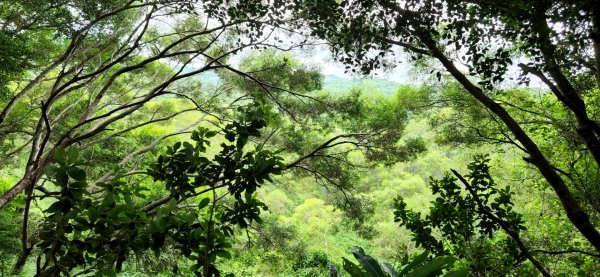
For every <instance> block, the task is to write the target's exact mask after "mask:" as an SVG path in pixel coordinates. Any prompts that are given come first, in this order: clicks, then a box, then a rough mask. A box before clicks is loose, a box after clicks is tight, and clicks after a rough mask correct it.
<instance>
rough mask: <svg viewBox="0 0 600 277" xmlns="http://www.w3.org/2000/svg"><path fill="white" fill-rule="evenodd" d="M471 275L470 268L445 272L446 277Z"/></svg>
mask: <svg viewBox="0 0 600 277" xmlns="http://www.w3.org/2000/svg"><path fill="white" fill-rule="evenodd" d="M467 276H469V268H466V267H465V268H461V269H457V270H454V271H450V272H448V273H446V274H444V277H467Z"/></svg>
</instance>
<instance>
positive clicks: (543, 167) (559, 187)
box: [421, 37, 600, 251]
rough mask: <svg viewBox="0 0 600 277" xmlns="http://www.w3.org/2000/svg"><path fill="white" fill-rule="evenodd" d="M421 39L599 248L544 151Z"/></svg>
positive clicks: (591, 228) (591, 227)
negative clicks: (498, 124) (503, 129)
mask: <svg viewBox="0 0 600 277" xmlns="http://www.w3.org/2000/svg"><path fill="white" fill-rule="evenodd" d="M421 40H422V42H423V43H424V44H425V45H426V46H427V48H428V49H429V50H430V51H431V53H432V56H433V57H434V58H436V59H437V60H439V61H440V62H441V63H442V65H443V66H444V68H446V70H448V72H450V74H451V75H452V76H453V77H454V78H455V79H456V80H457V81H458V82H459V83H460V84H461V85H462V86H463V87H464V88H465V89H466V90H467V92H469V94H471V95H472V96H473V97H475V99H477V100H478V101H479V102H480V103H482V104H483V105H484V106H485V107H486V108H488V109H489V110H490V111H491V112H493V113H494V114H495V115H497V116H498V118H500V120H502V122H504V124H506V126H507V127H508V128H509V129H510V131H511V132H512V133H513V135H514V136H515V138H516V139H517V140H518V141H519V142H520V143H521V144H522V145H523V148H525V149H526V150H527V152H528V154H529V155H530V158H529V160H530V161H531V163H532V164H533V165H534V166H536V167H537V168H538V170H539V171H540V173H541V174H542V175H543V176H544V178H545V179H546V181H547V182H548V184H550V186H551V187H552V189H553V190H554V192H555V193H556V195H557V196H558V199H559V200H560V202H561V204H562V206H563V208H564V210H565V212H566V214H567V217H568V218H569V220H570V221H571V223H572V224H573V225H574V226H575V227H576V228H577V229H578V230H579V232H581V234H582V235H583V236H584V237H585V238H586V239H587V240H588V241H589V242H590V244H592V245H593V246H594V247H595V248H596V250H597V251H600V233H599V232H598V230H597V229H596V228H595V227H594V225H593V224H592V222H591V221H590V219H589V216H588V215H587V213H586V212H585V211H584V210H583V209H582V208H581V206H580V205H579V202H578V201H577V200H575V198H574V197H573V194H572V193H571V191H570V190H569V188H568V187H567V185H566V184H565V182H564V180H563V179H562V177H560V175H559V174H558V173H557V172H556V171H555V170H554V167H553V166H552V165H551V164H550V162H549V161H548V160H547V159H546V157H545V156H544V154H543V153H542V152H541V150H540V149H539V148H538V146H537V144H536V143H535V142H533V140H532V139H531V138H530V137H529V136H528V135H527V133H525V131H524V130H523V129H522V128H521V126H520V125H519V123H517V122H516V121H515V119H514V118H512V116H511V115H510V114H509V113H508V112H507V111H506V110H505V109H504V108H503V107H502V106H500V105H499V104H498V103H496V102H494V100H492V99H491V98H489V97H488V96H487V95H486V94H485V93H484V92H483V91H482V90H481V89H480V88H479V87H477V86H475V85H474V84H473V83H472V82H471V81H470V80H469V79H468V78H467V77H466V76H465V75H464V74H463V73H461V72H460V71H459V70H458V68H456V66H455V65H454V64H453V63H452V62H451V61H450V60H449V59H448V58H447V57H446V56H445V54H444V53H443V52H442V51H441V50H440V49H439V48H438V47H437V45H436V44H435V42H434V41H432V40H431V38H429V37H421Z"/></svg>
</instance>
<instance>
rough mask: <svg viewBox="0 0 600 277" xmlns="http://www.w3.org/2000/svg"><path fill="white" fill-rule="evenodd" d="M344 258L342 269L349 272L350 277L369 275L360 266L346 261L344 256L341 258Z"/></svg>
mask: <svg viewBox="0 0 600 277" xmlns="http://www.w3.org/2000/svg"><path fill="white" fill-rule="evenodd" d="M342 259H343V260H344V264H343V267H344V270H345V271H346V272H348V273H349V274H350V276H352V277H369V276H368V275H367V273H366V272H364V271H363V270H362V269H360V267H358V266H357V265H356V264H354V263H352V262H351V261H348V259H346V258H342Z"/></svg>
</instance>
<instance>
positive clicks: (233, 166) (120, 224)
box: [39, 104, 283, 276]
mask: <svg viewBox="0 0 600 277" xmlns="http://www.w3.org/2000/svg"><path fill="white" fill-rule="evenodd" d="M241 112H243V118H242V119H241V120H240V121H239V122H233V123H231V124H229V125H228V126H226V128H225V129H223V131H224V137H225V138H226V139H227V141H228V142H229V143H225V142H224V143H222V144H221V148H222V150H221V152H220V153H218V154H217V155H215V156H214V157H213V158H212V160H209V159H208V158H207V157H206V156H205V155H204V154H205V152H206V150H207V148H206V147H207V146H209V145H210V141H209V139H210V138H211V137H214V136H215V135H216V134H217V132H215V131H210V130H208V129H206V128H200V129H199V130H198V131H194V132H193V133H192V140H193V141H194V142H195V145H192V144H190V143H188V142H184V143H180V142H178V143H175V145H173V147H169V148H168V150H167V152H166V154H165V155H161V156H160V157H159V158H158V161H157V163H156V164H155V165H153V166H152V169H151V170H149V174H150V175H151V176H153V177H154V179H155V181H162V182H164V184H165V186H166V188H167V189H168V190H169V192H170V193H169V196H168V197H167V198H166V200H168V202H167V203H166V205H165V206H164V207H160V208H158V209H157V210H154V208H155V207H153V206H145V207H140V206H139V204H137V205H136V203H135V202H134V197H140V198H142V199H143V198H144V195H143V194H142V193H143V190H144V188H143V187H139V186H135V185H130V184H127V183H125V182H123V181H121V180H119V179H116V180H115V181H112V182H108V183H98V184H96V186H97V188H96V189H98V190H99V192H101V193H102V196H101V197H93V193H91V192H90V191H89V190H90V188H89V184H88V183H87V181H86V172H85V170H84V169H82V167H83V166H84V165H85V164H84V163H81V162H80V161H79V157H78V155H77V152H75V151H68V152H64V151H59V152H57V153H56V155H55V156H56V159H57V162H58V164H57V165H56V166H53V167H51V168H50V169H49V170H50V172H51V173H50V174H49V175H50V176H52V180H53V182H55V183H56V184H57V185H58V186H59V190H58V191H56V192H48V193H47V194H46V195H45V196H46V197H52V198H55V199H56V201H54V202H53V203H52V205H50V206H49V207H48V208H47V209H46V210H45V211H44V213H46V214H47V215H48V216H47V217H46V219H45V221H44V223H43V224H42V227H41V232H40V244H39V247H40V249H41V251H42V253H43V255H44V264H43V266H42V267H41V268H40V269H39V270H41V271H42V272H43V273H42V274H48V275H57V274H59V273H61V272H62V273H65V274H68V273H69V272H70V271H71V270H73V269H75V268H76V267H83V268H86V271H89V270H92V269H93V270H94V271H95V273H96V274H97V275H114V272H115V271H120V270H121V268H122V263H123V262H124V260H125V259H126V257H127V256H128V255H129V254H130V252H133V253H138V252H142V251H144V250H147V249H152V250H154V251H155V252H156V253H157V254H158V253H160V250H161V249H162V248H163V247H164V246H165V244H166V243H167V242H169V243H170V244H172V245H173V247H175V248H176V249H178V250H179V251H180V252H181V254H183V255H184V256H185V257H186V258H188V259H190V260H191V261H193V262H194V264H193V265H192V267H191V269H190V270H191V271H193V272H195V273H196V274H197V275H202V276H213V275H218V272H219V271H218V269H217V268H216V267H215V265H214V262H215V260H216V259H217V257H222V258H226V259H227V258H231V254H230V253H229V252H228V249H229V248H230V247H231V244H230V243H229V242H228V238H229V237H231V236H232V235H233V227H234V226H239V227H241V228H247V227H248V226H249V224H250V223H252V222H261V219H260V211H261V210H262V209H266V206H265V205H264V204H263V203H262V202H260V201H258V200H257V199H256V198H255V194H254V192H255V190H256V188H257V187H258V186H260V184H262V183H263V182H264V181H265V180H269V179H270V175H272V174H278V173H279V172H280V170H281V168H282V167H283V164H282V163H281V160H280V158H279V157H277V156H276V155H274V154H273V153H272V152H270V151H268V150H263V149H260V148H257V149H255V150H252V151H247V152H246V151H244V147H245V146H246V143H247V142H248V139H249V138H250V137H253V136H257V135H259V133H258V132H257V131H258V130H260V129H261V128H264V127H265V125H266V123H267V122H266V121H265V119H264V118H265V114H264V110H263V106H261V105H258V104H256V105H254V106H250V107H248V109H247V110H241ZM219 188H226V193H225V194H223V195H219V196H218V197H217V193H218V192H217V190H218V189H219ZM206 192H212V197H205V194H204V193H206ZM219 193H220V191H219ZM227 195H231V196H232V197H233V199H231V203H226V204H223V203H220V202H219V200H220V199H222V198H223V196H227ZM196 197H199V198H197V199H199V200H198V202H197V203H198V204H197V205H196V206H194V207H185V206H184V207H183V208H177V206H178V205H183V204H185V203H187V201H188V199H189V200H191V199H195V198H196ZM165 202H166V201H165ZM150 205H152V204H150Z"/></svg>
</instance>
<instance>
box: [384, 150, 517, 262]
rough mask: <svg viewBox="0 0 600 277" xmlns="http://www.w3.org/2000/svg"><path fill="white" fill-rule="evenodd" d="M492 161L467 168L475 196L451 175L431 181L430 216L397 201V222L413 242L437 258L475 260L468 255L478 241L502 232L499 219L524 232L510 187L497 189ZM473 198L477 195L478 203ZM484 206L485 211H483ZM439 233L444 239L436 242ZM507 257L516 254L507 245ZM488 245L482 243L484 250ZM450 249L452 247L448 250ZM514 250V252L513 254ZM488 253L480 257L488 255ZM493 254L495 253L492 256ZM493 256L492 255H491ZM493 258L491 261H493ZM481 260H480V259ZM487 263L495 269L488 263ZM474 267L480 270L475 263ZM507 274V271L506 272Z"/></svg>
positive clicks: (480, 161) (482, 160)
mask: <svg viewBox="0 0 600 277" xmlns="http://www.w3.org/2000/svg"><path fill="white" fill-rule="evenodd" d="M489 161H490V160H489V159H488V158H486V157H485V156H476V157H475V158H474V160H473V162H471V163H470V164H469V165H468V166H467V168H468V169H469V170H470V171H471V172H470V173H469V174H468V175H466V178H467V179H468V180H469V183H470V188H469V189H472V190H473V192H470V193H467V194H466V195H465V193H464V190H463V189H461V187H460V186H459V185H458V184H457V183H456V182H457V181H458V180H457V179H456V178H455V177H453V176H451V175H449V173H448V174H447V175H446V176H445V177H444V178H442V179H439V180H435V179H432V180H431V182H430V183H429V186H430V188H431V190H432V192H433V193H434V195H437V197H436V199H435V201H432V202H431V207H430V210H429V214H427V215H426V216H425V218H423V217H422V216H421V213H420V212H415V211H412V210H409V209H407V204H406V202H404V200H403V199H402V197H397V198H396V200H395V203H394V209H395V211H394V218H395V221H397V222H400V226H405V227H406V228H407V229H408V230H410V231H411V232H412V234H413V241H414V242H415V243H416V245H417V246H421V247H423V248H425V249H427V250H429V251H433V252H434V253H436V254H438V255H442V254H449V253H453V254H455V255H457V256H458V257H476V256H477V255H472V256H471V253H469V252H468V251H470V250H469V248H471V247H475V248H477V247H481V246H479V245H482V244H480V243H475V242H476V241H477V240H485V239H488V240H489V239H492V238H494V234H495V232H496V231H497V230H498V229H500V223H499V222H498V219H500V220H501V221H502V222H505V223H506V224H507V225H509V226H510V228H512V229H514V230H515V231H516V232H518V230H525V226H524V225H523V220H522V216H521V215H520V214H519V213H517V212H515V211H514V210H513V205H514V203H513V200H512V195H513V194H514V193H513V192H511V190H510V187H509V186H506V187H504V188H500V189H498V188H496V184H495V182H494V180H493V178H492V176H491V174H490V171H489V165H488V163H489ZM473 195H477V197H478V198H477V199H475V197H474V196H473ZM480 204H482V205H483V206H484V207H485V209H486V210H482V209H481V208H480V207H479V205H480ZM437 233H439V234H440V237H441V238H436V234H437ZM508 243H509V244H508V246H509V247H508V250H505V251H507V253H509V254H510V253H514V252H515V251H516V250H515V249H514V247H515V246H514V245H512V246H511V243H510V241H509V242H508ZM487 244H488V243H483V246H484V247H485V245H487ZM445 245H449V246H445ZM511 247H512V248H513V249H512V250H511ZM485 252H486V251H482V252H481V253H480V254H481V255H485V254H483V253H485ZM491 253H493V252H491ZM491 253H490V254H491ZM492 255H497V254H491V255H489V257H494V256H492ZM477 259H480V258H477ZM484 263H488V264H489V265H492V263H490V262H489V261H488V262H486V261H484ZM474 266H475V267H477V266H479V265H478V263H475V265H474ZM504 270H508V269H504Z"/></svg>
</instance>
